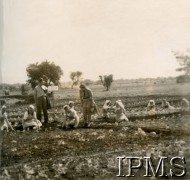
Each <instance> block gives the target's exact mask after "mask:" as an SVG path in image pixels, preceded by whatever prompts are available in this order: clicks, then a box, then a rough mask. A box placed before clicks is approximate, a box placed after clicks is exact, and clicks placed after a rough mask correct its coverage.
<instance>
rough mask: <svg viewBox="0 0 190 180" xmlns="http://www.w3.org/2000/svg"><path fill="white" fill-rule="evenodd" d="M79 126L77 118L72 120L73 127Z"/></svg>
mask: <svg viewBox="0 0 190 180" xmlns="http://www.w3.org/2000/svg"><path fill="white" fill-rule="evenodd" d="M78 126H79V119H75V120H74V128H77V127H78Z"/></svg>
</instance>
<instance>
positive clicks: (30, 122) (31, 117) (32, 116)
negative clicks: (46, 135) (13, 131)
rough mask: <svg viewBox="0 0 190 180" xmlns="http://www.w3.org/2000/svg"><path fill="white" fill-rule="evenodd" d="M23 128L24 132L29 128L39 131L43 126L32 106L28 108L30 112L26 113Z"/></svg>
mask: <svg viewBox="0 0 190 180" xmlns="http://www.w3.org/2000/svg"><path fill="white" fill-rule="evenodd" d="M22 126H23V129H24V130H26V129H28V128H29V129H30V128H33V129H36V130H38V129H40V127H41V126H42V123H41V122H40V121H39V120H38V119H37V117H36V112H35V110H34V106H33V105H30V106H29V107H28V110H27V111H26V112H25V113H24V118H23V120H22Z"/></svg>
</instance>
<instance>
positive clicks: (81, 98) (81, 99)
mask: <svg viewBox="0 0 190 180" xmlns="http://www.w3.org/2000/svg"><path fill="white" fill-rule="evenodd" d="M79 93H80V101H81V104H82V105H83V97H82V90H80V92H79Z"/></svg>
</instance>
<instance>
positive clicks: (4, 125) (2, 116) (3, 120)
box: [0, 112, 8, 131]
mask: <svg viewBox="0 0 190 180" xmlns="http://www.w3.org/2000/svg"><path fill="white" fill-rule="evenodd" d="M6 119H7V113H6V112H4V113H3V114H2V112H0V123H1V131H3V130H4V129H6V130H8V124H7V122H6Z"/></svg>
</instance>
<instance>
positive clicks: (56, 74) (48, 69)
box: [26, 60, 63, 88]
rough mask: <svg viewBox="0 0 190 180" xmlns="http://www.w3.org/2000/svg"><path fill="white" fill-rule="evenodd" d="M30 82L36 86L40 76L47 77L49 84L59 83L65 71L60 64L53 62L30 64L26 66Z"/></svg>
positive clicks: (32, 85)
mask: <svg viewBox="0 0 190 180" xmlns="http://www.w3.org/2000/svg"><path fill="white" fill-rule="evenodd" d="M26 72H27V76H28V83H29V84H31V87H32V88H34V87H35V86H36V84H37V81H38V79H39V78H43V77H46V78H47V79H46V80H47V82H46V83H47V85H50V84H51V83H53V84H55V85H58V84H59V80H60V78H61V76H62V75H63V71H62V69H61V67H60V66H58V65H55V64H54V63H53V62H49V61H47V60H46V61H43V62H42V63H41V64H39V63H34V64H30V65H28V67H27V68H26Z"/></svg>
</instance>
